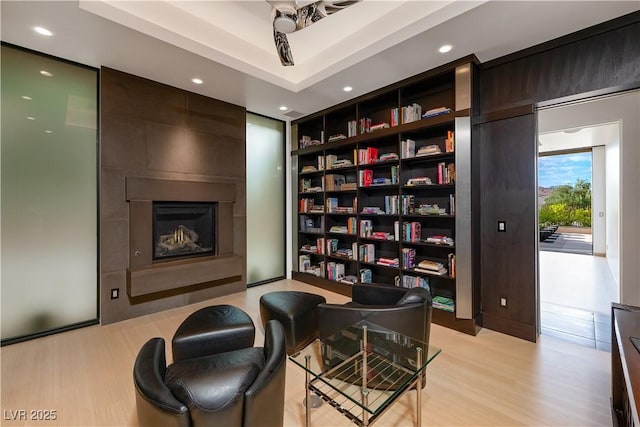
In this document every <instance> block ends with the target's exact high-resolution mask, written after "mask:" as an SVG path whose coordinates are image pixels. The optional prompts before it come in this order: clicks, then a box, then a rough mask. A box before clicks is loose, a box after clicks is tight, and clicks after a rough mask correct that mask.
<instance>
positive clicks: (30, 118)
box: [27, 116, 36, 120]
mask: <svg viewBox="0 0 640 427" xmlns="http://www.w3.org/2000/svg"><path fill="white" fill-rule="evenodd" d="M35 119H36V118H35V117H31V116H27V120H35Z"/></svg>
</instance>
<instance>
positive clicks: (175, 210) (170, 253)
mask: <svg viewBox="0 0 640 427" xmlns="http://www.w3.org/2000/svg"><path fill="white" fill-rule="evenodd" d="M216 205H217V203H215V202H211V203H209V202H153V222H152V227H153V232H152V236H153V242H152V247H153V260H154V261H164V260H168V259H175V258H191V257H197V256H206V255H215V251H216V245H215V241H216V236H215V233H216Z"/></svg>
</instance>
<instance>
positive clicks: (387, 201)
mask: <svg viewBox="0 0 640 427" xmlns="http://www.w3.org/2000/svg"><path fill="white" fill-rule="evenodd" d="M384 213H386V214H387V215H397V214H398V195H397V194H394V195H392V196H384Z"/></svg>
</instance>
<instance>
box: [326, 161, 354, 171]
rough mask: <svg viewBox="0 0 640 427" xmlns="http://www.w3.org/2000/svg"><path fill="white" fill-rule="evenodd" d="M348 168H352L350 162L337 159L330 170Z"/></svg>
mask: <svg viewBox="0 0 640 427" xmlns="http://www.w3.org/2000/svg"><path fill="white" fill-rule="evenodd" d="M348 166H353V163H352V162H351V160H349V159H338V160H336V161H335V162H333V165H331V169H339V168H345V167H348Z"/></svg>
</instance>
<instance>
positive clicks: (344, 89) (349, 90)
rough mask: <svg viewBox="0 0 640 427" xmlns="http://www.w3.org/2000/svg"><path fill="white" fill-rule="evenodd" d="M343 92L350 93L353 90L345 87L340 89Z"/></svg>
mask: <svg viewBox="0 0 640 427" xmlns="http://www.w3.org/2000/svg"><path fill="white" fill-rule="evenodd" d="M342 90H343V91H345V92H351V91H352V90H353V88H352V87H351V86H345V87H343V88H342Z"/></svg>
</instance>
